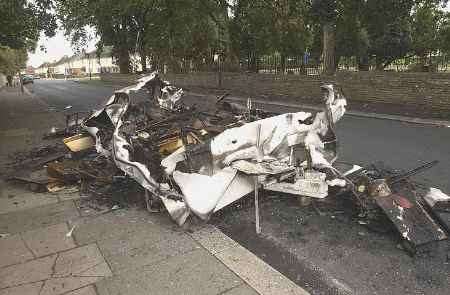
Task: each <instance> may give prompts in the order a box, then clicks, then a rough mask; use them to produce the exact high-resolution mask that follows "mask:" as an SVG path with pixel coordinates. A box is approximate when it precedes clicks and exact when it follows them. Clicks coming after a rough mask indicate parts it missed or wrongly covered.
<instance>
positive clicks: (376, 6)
mask: <svg viewBox="0 0 450 295" xmlns="http://www.w3.org/2000/svg"><path fill="white" fill-rule="evenodd" d="M48 1H50V0H48ZM55 1H56V3H57V12H58V16H59V18H60V19H61V22H62V24H63V26H64V29H65V30H66V33H67V35H68V36H70V37H71V38H72V40H73V42H74V43H75V44H81V45H83V42H84V41H85V40H86V35H87V34H86V27H87V26H91V27H94V28H95V29H96V32H97V34H98V35H99V37H100V42H99V44H98V45H99V48H101V47H102V46H104V45H111V46H113V52H114V54H115V56H116V57H118V59H119V65H120V68H121V71H122V72H127V71H128V69H129V68H130V59H129V55H130V53H138V54H139V55H140V56H141V64H142V68H143V69H145V68H146V61H147V58H148V57H150V60H151V61H152V62H151V64H152V66H158V65H161V64H165V65H168V66H169V67H171V68H172V69H175V70H176V69H181V68H183V67H188V66H189V65H188V63H189V64H190V65H192V63H194V64H195V63H199V64H200V63H211V62H212V56H213V55H214V54H218V53H220V55H221V56H222V57H223V58H225V59H227V60H229V61H237V60H241V61H242V60H246V61H247V63H248V65H249V67H250V68H253V69H255V70H257V63H258V60H259V58H261V57H262V56H266V55H276V56H279V57H281V63H282V69H283V71H284V65H283V64H284V62H285V59H286V58H287V57H289V56H302V55H303V54H304V52H306V51H308V52H311V54H312V55H313V56H315V57H317V58H318V59H320V60H322V61H323V63H324V65H325V69H326V72H328V73H330V74H332V73H333V72H334V71H335V69H336V66H337V64H338V63H339V61H340V59H341V58H342V57H356V60H357V61H358V63H359V64H360V65H361V68H364V65H366V68H367V64H368V63H369V61H370V60H373V61H375V63H376V65H377V68H378V69H383V68H384V67H385V66H387V65H389V64H390V63H392V62H393V61H395V60H396V59H399V58H403V57H405V56H409V55H417V56H426V55H430V54H431V53H433V52H438V51H441V52H444V51H445V52H448V51H449V50H448V49H449V48H448V47H449V45H448V44H449V42H448V40H449V38H450V37H449V32H450V25H449V21H448V14H445V13H444V12H443V10H442V7H443V5H445V4H446V3H447V1H445V0H233V1H230V0H228V1H227V0H55Z"/></svg>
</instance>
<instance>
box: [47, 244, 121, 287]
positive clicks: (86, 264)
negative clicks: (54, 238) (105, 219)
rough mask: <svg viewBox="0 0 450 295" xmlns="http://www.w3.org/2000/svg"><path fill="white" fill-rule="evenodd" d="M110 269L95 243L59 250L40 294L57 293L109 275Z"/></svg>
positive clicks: (85, 284) (88, 283)
mask: <svg viewBox="0 0 450 295" xmlns="http://www.w3.org/2000/svg"><path fill="white" fill-rule="evenodd" d="M111 275H112V273H111V270H110V268H109V266H108V264H107V263H106V261H105V260H104V258H103V256H102V255H101V253H100V251H99V249H98V247H97V245H96V244H91V245H86V246H83V247H79V248H75V249H72V250H69V251H66V252H61V253H59V254H58V257H57V258H56V261H55V264H54V266H53V273H52V277H50V278H48V279H47V280H46V281H45V282H44V286H43V287H42V291H41V293H40V295H59V294H65V293H67V292H69V291H73V290H77V289H79V288H81V287H84V286H87V285H90V284H93V283H95V282H98V281H99V280H102V279H103V278H104V277H108V276H111Z"/></svg>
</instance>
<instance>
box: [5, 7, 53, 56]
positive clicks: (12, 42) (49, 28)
mask: <svg viewBox="0 0 450 295" xmlns="http://www.w3.org/2000/svg"><path fill="white" fill-rule="evenodd" d="M53 7H54V6H53V2H52V0H35V1H26V0H0V11H1V12H2V16H1V18H0V46H4V47H5V46H8V47H9V48H13V49H22V48H24V49H27V50H30V51H34V50H35V48H36V44H37V41H38V40H39V35H40V33H41V32H43V33H44V34H45V35H46V36H48V37H52V36H54V35H55V30H56V19H55V17H54V15H53V14H52V13H51V10H52V9H53Z"/></svg>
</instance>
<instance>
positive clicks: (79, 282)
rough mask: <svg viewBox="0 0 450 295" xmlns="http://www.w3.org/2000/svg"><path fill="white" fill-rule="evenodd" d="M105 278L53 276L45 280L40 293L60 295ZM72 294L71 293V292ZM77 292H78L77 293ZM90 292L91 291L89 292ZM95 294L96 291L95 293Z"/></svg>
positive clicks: (42, 294)
mask: <svg viewBox="0 0 450 295" xmlns="http://www.w3.org/2000/svg"><path fill="white" fill-rule="evenodd" d="M101 279H103V278H102V277H76V276H70V277H64V278H51V279H48V280H46V281H45V284H44V286H43V287H42V290H41V292H40V293H39V295H60V294H67V292H69V291H71V290H76V289H78V288H80V287H82V286H87V285H90V284H93V283H95V282H98V281H99V280H101ZM69 294H71V293H69ZM75 294H76V293H75ZM81 294H83V293H81ZM88 294H89V293H88ZM94 294H95V293H94Z"/></svg>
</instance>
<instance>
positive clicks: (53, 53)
mask: <svg viewBox="0 0 450 295" xmlns="http://www.w3.org/2000/svg"><path fill="white" fill-rule="evenodd" d="M95 43H96V40H92V41H90V42H89V43H88V46H87V48H85V49H86V51H87V52H89V51H92V50H95ZM41 45H43V46H44V47H45V49H46V51H41V50H40V47H41ZM73 54H74V51H73V49H72V46H71V44H70V41H69V40H67V39H66V37H64V32H63V31H62V30H59V31H57V32H56V35H55V36H54V37H53V38H47V37H45V36H44V35H41V38H40V40H39V42H38V46H37V47H36V51H35V52H34V53H29V54H28V62H27V65H29V66H33V67H35V68H36V67H38V66H40V65H41V64H43V63H44V62H54V61H57V60H59V59H60V58H61V57H63V56H64V55H68V56H71V55H73Z"/></svg>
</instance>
